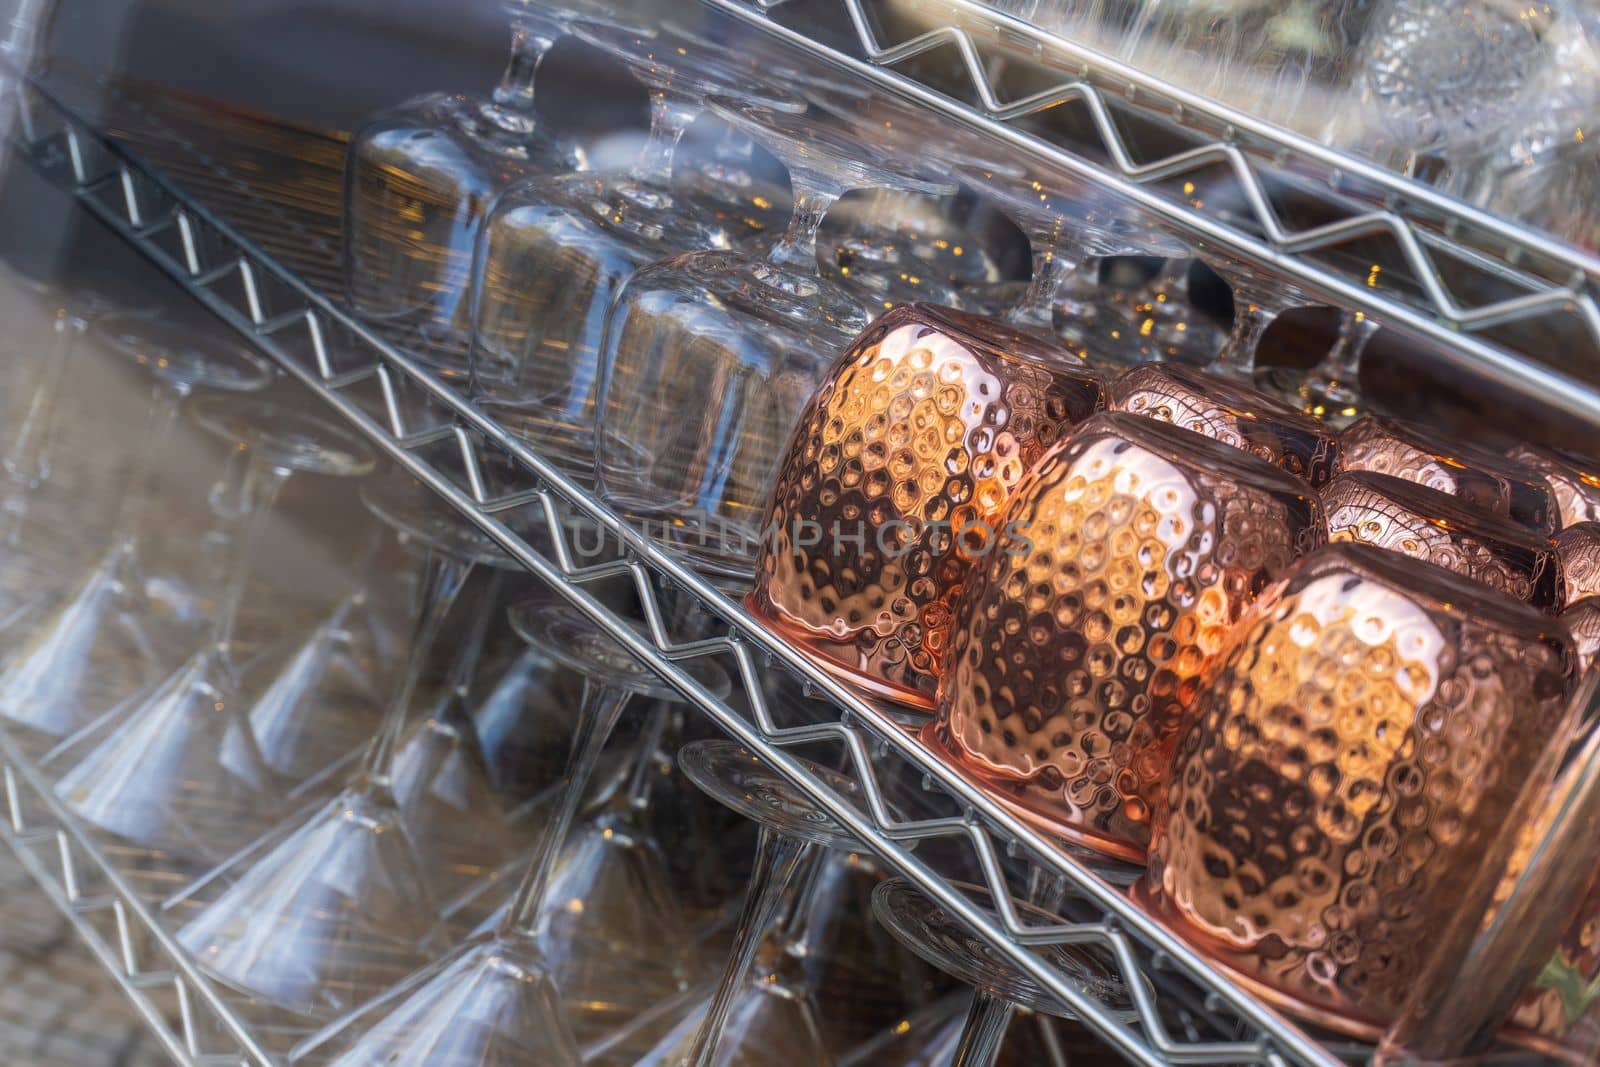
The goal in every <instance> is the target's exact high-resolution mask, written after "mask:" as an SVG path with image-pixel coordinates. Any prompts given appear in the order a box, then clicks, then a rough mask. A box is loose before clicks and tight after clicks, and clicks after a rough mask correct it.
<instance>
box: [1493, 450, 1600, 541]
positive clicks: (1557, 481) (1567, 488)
mask: <svg viewBox="0 0 1600 1067" xmlns="http://www.w3.org/2000/svg"><path fill="white" fill-rule="evenodd" d="M1506 456H1507V458H1509V459H1510V460H1511V461H1512V462H1513V463H1517V464H1520V465H1521V466H1523V467H1525V468H1527V469H1528V470H1530V471H1532V472H1533V473H1535V474H1537V475H1538V476H1539V477H1540V478H1543V479H1544V484H1545V485H1546V486H1547V487H1549V489H1550V495H1551V497H1552V498H1554V500H1555V504H1556V513H1557V516H1558V525H1559V526H1571V525H1572V524H1573V523H1577V522H1600V469H1597V468H1596V467H1595V466H1594V465H1592V464H1588V463H1580V462H1579V461H1577V460H1575V459H1572V458H1569V457H1567V456H1564V455H1562V454H1560V453H1559V452H1552V451H1550V450H1549V449H1544V448H1535V447H1534V446H1533V445H1517V446H1516V447H1515V448H1512V449H1510V450H1508V451H1507V452H1506Z"/></svg>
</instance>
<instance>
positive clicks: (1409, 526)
mask: <svg viewBox="0 0 1600 1067" xmlns="http://www.w3.org/2000/svg"><path fill="white" fill-rule="evenodd" d="M1322 510H1323V514H1324V515H1325V516H1326V519H1327V523H1328V540H1330V541H1359V542H1361V543H1362V544H1366V545H1372V546H1373V547H1375V548H1386V549H1388V550H1389V551H1391V552H1399V553H1400V554H1401V555H1404V556H1410V557H1411V558H1412V559H1420V560H1426V561H1427V562H1429V563H1432V564H1435V565H1437V566H1440V567H1444V568H1445V569H1446V570H1451V571H1454V572H1455V573H1457V574H1459V575H1461V576H1462V577H1463V578H1470V579H1472V580H1473V581H1475V582H1482V583H1483V584H1485V585H1488V586H1491V587H1493V588H1495V589H1498V590H1499V591H1500V592H1502V593H1505V594H1506V595H1507V596H1511V597H1515V598H1516V599H1518V600H1521V601H1523V602H1524V603H1527V604H1532V605H1533V606H1534V607H1536V608H1539V609H1541V610H1544V611H1554V610H1555V609H1556V608H1557V606H1558V605H1557V603H1556V597H1557V584H1558V583H1557V581H1556V576H1557V567H1556V563H1555V554H1554V550H1553V548H1552V546H1551V544H1550V541H1549V539H1548V538H1544V537H1540V536H1539V535H1538V534H1536V533H1534V532H1533V531H1532V530H1530V529H1528V528H1527V527H1526V526H1523V525H1522V524H1520V523H1515V522H1512V521H1511V520H1510V519H1503V518H1501V517H1500V516H1498V515H1495V514H1492V513H1490V512H1487V511H1479V510H1478V509H1476V508H1473V507H1471V506H1469V505H1466V504H1463V503H1462V502H1461V501H1460V500H1459V499H1458V498H1456V497H1453V496H1451V495H1450V494H1448V493H1441V492H1439V491H1437V490H1434V489H1429V488H1428V487H1427V486H1425V485H1418V484H1417V483H1415V482H1408V481H1406V480H1404V479H1402V478H1393V477H1390V476H1389V475H1387V474H1373V473H1371V472H1369V471H1352V472H1351V473H1349V474H1341V475H1339V476H1338V477H1337V478H1335V479H1333V481H1331V482H1329V483H1328V484H1327V485H1325V486H1323V487H1322Z"/></svg>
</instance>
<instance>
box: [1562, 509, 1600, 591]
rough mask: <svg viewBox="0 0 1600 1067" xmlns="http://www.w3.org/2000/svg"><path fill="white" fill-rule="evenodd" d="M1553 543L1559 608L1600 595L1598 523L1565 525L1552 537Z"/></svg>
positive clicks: (1599, 538)
mask: <svg viewBox="0 0 1600 1067" xmlns="http://www.w3.org/2000/svg"><path fill="white" fill-rule="evenodd" d="M1554 544H1555V552H1556V564H1557V566H1558V567H1559V568H1560V571H1561V579H1560V583H1559V584H1560V590H1559V595H1560V598H1561V606H1562V607H1566V606H1567V605H1569V604H1573V603H1575V602H1577V601H1579V600H1582V599H1583V598H1584V597H1589V596H1600V522H1580V523H1577V524H1576V525H1573V526H1568V527H1567V528H1566V529H1565V530H1562V531H1561V532H1559V533H1557V534H1556V535H1555V538H1554Z"/></svg>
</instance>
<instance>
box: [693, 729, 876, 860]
mask: <svg viewBox="0 0 1600 1067" xmlns="http://www.w3.org/2000/svg"><path fill="white" fill-rule="evenodd" d="M796 758H797V759H798V757H796ZM799 762H800V763H802V764H804V765H805V767H806V770H807V771H809V772H810V773H811V774H813V775H815V776H816V777H818V778H821V779H822V780H823V781H824V782H825V783H827V785H828V786H829V787H830V788H831V789H833V790H834V791H835V792H836V793H839V794H840V795H842V796H846V797H852V798H856V799H857V800H860V799H861V786H860V785H859V784H858V783H856V782H854V781H851V780H850V779H848V778H846V777H844V776H843V775H842V774H838V773H836V772H834V771H830V770H828V769H826V768H824V767H819V766H817V765H816V764H814V763H811V762H810V761H809V760H803V759H801V760H799ZM678 768H679V769H680V770H681V771H683V774H684V776H685V777H686V778H688V779H689V780H690V781H691V782H693V783H694V784H695V785H696V786H698V787H699V788H700V789H701V790H702V791H703V792H705V793H707V794H709V795H710V796H711V797H713V798H715V799H716V800H718V801H720V802H721V803H723V804H724V805H726V806H727V807H729V808H732V809H733V810H734V811H736V812H738V813H739V814H740V815H743V816H744V817H745V818H747V819H750V820H752V821H754V822H756V823H759V824H760V825H762V826H765V827H767V828H768V829H771V830H775V831H777V832H778V833H781V834H784V835H786V836H788V837H793V838H797V839H799V840H801V841H807V842H810V843H811V844H816V845H821V846H823V847H824V848H831V849H835V850H837V851H842V852H849V851H852V850H854V849H858V848H860V847H861V843H860V841H858V840H857V839H856V837H855V835H854V834H852V833H850V832H849V831H848V830H846V829H845V828H844V827H842V826H840V825H839V824H838V823H837V822H835V821H834V820H833V819H832V818H830V817H829V816H828V815H827V814H825V813H824V812H823V811H821V810H820V809H819V808H818V807H817V806H816V805H815V804H813V803H812V802H811V800H810V798H808V797H806V796H805V795H804V794H803V793H801V792H800V791H799V790H798V789H797V788H795V786H794V785H793V784H791V783H790V782H789V781H788V780H787V779H785V778H784V777H783V776H781V775H779V774H778V773H777V772H776V771H774V770H772V769H771V768H770V767H768V766H767V765H766V764H764V763H762V762H761V761H760V760H758V759H757V758H756V757H755V756H753V755H751V754H750V752H749V751H748V750H747V749H746V748H744V746H742V745H740V744H738V743H736V742H733V741H696V742H694V743H692V744H689V745H685V746H684V747H683V748H682V749H680V750H679V752H678Z"/></svg>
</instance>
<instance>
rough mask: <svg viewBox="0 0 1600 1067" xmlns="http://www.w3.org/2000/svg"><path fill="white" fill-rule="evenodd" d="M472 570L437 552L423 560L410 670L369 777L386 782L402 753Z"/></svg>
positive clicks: (374, 747)
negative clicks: (430, 667) (426, 675)
mask: <svg viewBox="0 0 1600 1067" xmlns="http://www.w3.org/2000/svg"><path fill="white" fill-rule="evenodd" d="M472 567H473V564H472V563H471V561H469V560H464V559H460V558H458V557H456V556H451V555H447V554H446V553H443V552H439V551H437V550H434V549H430V550H429V551H428V556H427V558H426V559H425V560H424V561H423V564H422V573H421V574H420V575H419V576H418V579H417V584H418V600H419V601H420V604H421V607H420V610H419V611H418V613H417V622H416V627H415V628H414V629H413V630H412V633H411V646H410V653H409V655H408V657H407V661H406V669H405V672H404V674H402V675H401V678H400V686H399V688H398V689H397V690H396V691H395V694H394V696H393V698H392V699H391V701H390V703H389V710H388V712H387V713H386V714H385V716H384V720H383V725H382V727H380V728H379V730H378V736H377V737H376V738H375V739H374V740H373V743H372V744H371V745H370V746H368V748H367V754H366V759H365V761H364V765H363V770H364V771H365V773H366V775H367V776H368V777H371V778H377V779H382V780H385V781H387V780H388V778H389V774H390V771H391V770H392V766H391V765H392V764H393V762H394V755H395V752H396V751H398V749H399V747H400V741H401V738H402V736H403V735H404V733H405V729H406V722H407V720H408V718H409V713H410V710H411V702H412V700H413V699H415V697H416V693H417V688H418V687H419V686H420V685H421V684H422V675H423V672H424V671H425V670H426V668H427V664H428V659H429V653H430V652H431V651H432V650H433V646H434V643H435V642H436V641H437V640H438V638H439V634H440V632H441V631H442V630H443V629H444V622H445V619H446V618H447V617H448V616H449V614H450V609H451V608H452V607H454V606H455V602H456V599H457V597H459V596H460V595H461V587H462V586H464V585H466V582H467V577H468V576H469V575H470V574H471V573H472Z"/></svg>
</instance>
